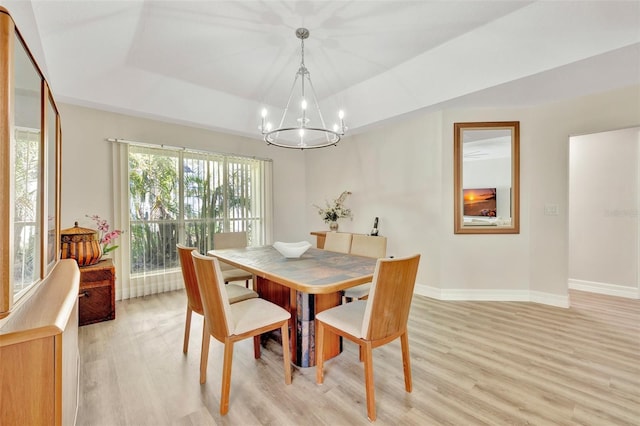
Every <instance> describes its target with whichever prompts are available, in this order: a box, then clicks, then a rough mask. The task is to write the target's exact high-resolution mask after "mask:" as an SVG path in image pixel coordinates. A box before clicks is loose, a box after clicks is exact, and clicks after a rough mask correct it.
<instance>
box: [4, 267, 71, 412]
mask: <svg viewBox="0 0 640 426" xmlns="http://www.w3.org/2000/svg"><path fill="white" fill-rule="evenodd" d="M79 281H80V272H79V270H78V264H77V263H76V262H75V260H71V259H67V260H62V261H60V262H58V263H57V265H56V266H55V268H54V269H53V271H52V272H51V274H50V275H49V276H48V277H47V278H46V279H45V280H43V281H42V282H41V283H40V284H38V287H37V288H35V289H34V293H33V294H32V295H31V296H30V297H29V298H28V299H27V300H26V301H25V302H24V303H22V304H21V305H20V306H17V307H16V310H15V311H13V312H11V315H10V316H9V318H8V320H6V321H5V322H3V323H2V325H1V326H0V360H1V362H0V395H2V397H0V424H2V425H73V424H75V420H76V413H77V407H78V405H77V402H78V368H79V362H80V358H79V353H78V288H79Z"/></svg>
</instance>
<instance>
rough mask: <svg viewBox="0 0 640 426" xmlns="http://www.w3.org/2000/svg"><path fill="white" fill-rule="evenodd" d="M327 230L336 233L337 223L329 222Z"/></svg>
mask: <svg viewBox="0 0 640 426" xmlns="http://www.w3.org/2000/svg"><path fill="white" fill-rule="evenodd" d="M329 229H330V230H331V232H337V231H338V222H330V223H329Z"/></svg>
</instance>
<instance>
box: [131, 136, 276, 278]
mask: <svg viewBox="0 0 640 426" xmlns="http://www.w3.org/2000/svg"><path fill="white" fill-rule="evenodd" d="M259 162H260V160H253V159H244V158H235V157H228V156H223V155H215V154H201V153H193V152H188V151H171V150H162V149H151V148H142V147H135V146H132V147H130V151H129V192H130V194H129V210H130V230H131V232H130V233H129V238H130V246H131V273H132V274H136V273H142V272H145V273H148V272H153V271H161V270H166V269H172V268H178V267H179V261H178V257H177V252H176V244H177V243H182V244H185V245H187V246H191V247H197V248H198V250H199V251H200V252H201V253H205V252H206V251H207V250H210V249H213V248H214V247H213V234H214V233H217V232H227V231H247V234H248V236H249V239H250V240H251V235H252V232H251V231H252V230H253V227H255V226H260V224H261V223H263V222H264V221H263V220H262V218H261V217H260V212H257V211H256V212H254V211H252V210H257V209H252V204H253V203H252V199H253V197H254V195H255V193H256V191H258V188H255V187H254V186H257V185H260V184H261V182H260V181H259V179H256V178H255V176H258V175H257V174H256V173H255V168H256V167H259V164H258V163H259ZM249 243H250V244H251V241H250V242H249Z"/></svg>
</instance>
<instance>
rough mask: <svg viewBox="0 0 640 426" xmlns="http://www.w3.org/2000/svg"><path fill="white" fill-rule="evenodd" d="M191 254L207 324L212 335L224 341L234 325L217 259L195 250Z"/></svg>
mask: <svg viewBox="0 0 640 426" xmlns="http://www.w3.org/2000/svg"><path fill="white" fill-rule="evenodd" d="M191 256H192V258H193V265H194V267H195V271H196V276H197V277H198V288H199V289H200V295H201V297H202V307H203V309H204V318H205V320H206V322H207V326H208V327H209V331H210V333H211V335H212V336H213V337H215V338H216V339H217V340H219V341H221V342H224V339H225V337H227V336H230V335H231V334H233V330H234V328H235V325H234V324H232V323H231V321H232V316H231V305H230V304H229V299H228V297H227V290H226V288H225V284H224V280H223V279H222V272H221V271H220V265H219V263H218V259H216V258H215V257H211V256H203V255H201V254H200V253H198V252H197V251H196V250H194V251H193V252H191Z"/></svg>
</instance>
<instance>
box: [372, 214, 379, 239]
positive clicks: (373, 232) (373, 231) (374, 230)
mask: <svg viewBox="0 0 640 426" xmlns="http://www.w3.org/2000/svg"><path fill="white" fill-rule="evenodd" d="M371 235H372V236H378V218H377V217H376V218H375V220H374V221H373V229H372V230H371Z"/></svg>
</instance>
